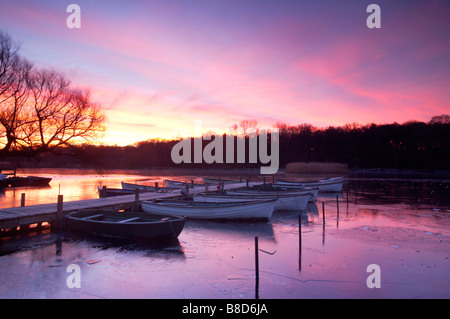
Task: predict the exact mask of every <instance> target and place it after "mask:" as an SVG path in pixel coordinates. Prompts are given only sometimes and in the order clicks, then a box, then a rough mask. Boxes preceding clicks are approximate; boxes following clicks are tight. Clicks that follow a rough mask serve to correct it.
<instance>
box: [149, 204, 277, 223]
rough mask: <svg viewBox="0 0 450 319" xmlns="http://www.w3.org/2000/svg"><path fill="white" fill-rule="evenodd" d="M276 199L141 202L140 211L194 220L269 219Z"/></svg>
mask: <svg viewBox="0 0 450 319" xmlns="http://www.w3.org/2000/svg"><path fill="white" fill-rule="evenodd" d="M275 202H276V199H267V200H258V201H241V202H196V201H185V200H167V199H165V200H164V199H162V200H153V201H143V202H142V210H143V211H144V212H146V213H150V214H164V215H171V216H172V215H176V216H186V217H187V218H196V219H269V218H270V217H271V216H272V214H273V211H274V208H275Z"/></svg>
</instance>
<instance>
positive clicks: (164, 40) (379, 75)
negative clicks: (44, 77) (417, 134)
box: [0, 0, 450, 145]
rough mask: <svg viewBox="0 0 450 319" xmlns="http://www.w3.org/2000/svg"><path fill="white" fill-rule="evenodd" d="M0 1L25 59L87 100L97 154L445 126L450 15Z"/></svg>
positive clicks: (304, 5)
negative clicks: (314, 129) (357, 127)
mask: <svg viewBox="0 0 450 319" xmlns="http://www.w3.org/2000/svg"><path fill="white" fill-rule="evenodd" d="M75 2H76V3H77V4H78V5H79V6H80V8H81V28H80V29H69V28H68V27H67V26H66V19H67V17H68V16H69V14H68V13H66V8H67V6H68V5H69V4H70V3H73V2H70V1H60V0H43V1H31V0H25V1H12V0H5V1H2V4H1V5H0V6H1V10H0V29H2V30H5V31H7V32H8V33H9V34H10V35H11V37H12V38H13V39H14V40H16V41H18V42H20V43H21V49H20V54H21V55H22V56H23V57H24V58H26V59H28V60H30V61H32V62H33V63H34V64H35V65H36V66H38V67H45V68H51V69H55V70H58V71H60V72H63V73H64V74H65V75H67V78H69V79H70V80H71V81H72V83H73V84H74V85H76V86H80V87H89V88H90V89H91V94H92V98H93V100H95V101H96V102H98V103H100V104H101V105H102V106H103V109H104V111H105V114H106V117H107V120H106V123H105V124H106V132H105V135H104V137H103V138H102V140H101V141H102V142H103V143H106V144H117V145H127V144H132V143H135V142H138V141H143V140H146V139H151V138H174V137H176V136H177V134H178V133H177V130H179V129H184V130H193V126H194V121H195V120H201V121H202V122H203V127H204V129H205V130H207V129H208V128H219V129H223V131H226V130H227V129H228V128H229V127H230V126H232V125H233V124H235V123H239V122H240V121H242V120H245V119H255V120H257V121H258V126H261V127H272V126H274V125H275V123H277V122H282V123H286V124H290V125H296V124H301V123H311V124H312V125H315V126H318V127H326V126H339V125H344V124H346V123H353V122H357V123H359V124H368V123H393V122H398V123H403V122H406V121H409V120H418V121H425V122H428V121H429V120H430V119H431V117H432V116H434V115H440V114H445V113H447V114H448V113H450V104H449V100H450V99H449V98H450V93H449V92H450V91H449V89H448V88H449V87H450V75H449V74H450V41H449V40H448V34H449V32H450V19H449V18H448V17H449V14H450V4H449V3H448V1H384V0H383V1H375V2H376V3H377V4H379V6H380V8H381V19H382V20H381V26H382V27H381V29H369V28H368V27H367V25H366V19H367V17H368V13H366V8H367V6H368V5H369V4H370V3H372V2H370V1H359V0H358V1H345V2H341V1H325V0H320V1H289V2H287V1H283V2H279V1H254V0H246V1H235V0H232V1H181V0H173V1H151V2H150V1H129V2H123V3H118V2H111V3H109V2H97V1H95V2H94V1H87V0H76V1H75Z"/></svg>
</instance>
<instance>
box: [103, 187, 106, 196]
mask: <svg viewBox="0 0 450 319" xmlns="http://www.w3.org/2000/svg"><path fill="white" fill-rule="evenodd" d="M102 197H106V185H103V187H102Z"/></svg>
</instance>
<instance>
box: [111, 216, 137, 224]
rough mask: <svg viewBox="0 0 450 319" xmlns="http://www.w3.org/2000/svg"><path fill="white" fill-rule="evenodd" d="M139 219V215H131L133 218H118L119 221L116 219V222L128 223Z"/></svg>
mask: <svg viewBox="0 0 450 319" xmlns="http://www.w3.org/2000/svg"><path fill="white" fill-rule="evenodd" d="M139 219H141V217H133V218H128V219H124V220H120V221H118V222H117V223H128V222H131V221H136V220H139Z"/></svg>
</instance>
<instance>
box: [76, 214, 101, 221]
mask: <svg viewBox="0 0 450 319" xmlns="http://www.w3.org/2000/svg"><path fill="white" fill-rule="evenodd" d="M102 216H104V215H103V214H97V215H90V216H85V217H82V218H81V219H86V220H89V219H93V218H97V217H102Z"/></svg>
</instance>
